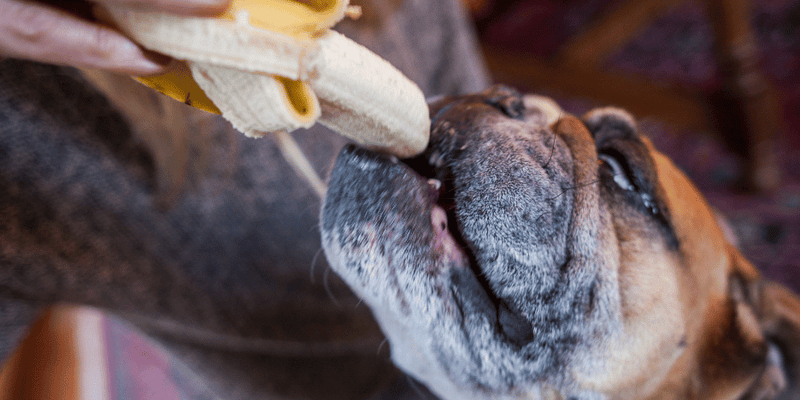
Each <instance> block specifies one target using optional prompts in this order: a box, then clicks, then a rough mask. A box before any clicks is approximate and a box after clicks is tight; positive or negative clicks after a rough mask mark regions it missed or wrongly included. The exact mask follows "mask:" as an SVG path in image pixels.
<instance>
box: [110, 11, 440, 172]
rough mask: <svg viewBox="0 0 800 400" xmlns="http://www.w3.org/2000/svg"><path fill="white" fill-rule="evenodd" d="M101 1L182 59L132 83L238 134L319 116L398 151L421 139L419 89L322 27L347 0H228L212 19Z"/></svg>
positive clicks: (139, 34)
mask: <svg viewBox="0 0 800 400" xmlns="http://www.w3.org/2000/svg"><path fill="white" fill-rule="evenodd" d="M106 7H107V11H108V14H109V15H110V16H111V18H112V20H113V22H114V24H115V25H116V26H117V27H118V28H119V29H120V30H122V31H123V32H125V33H126V34H127V35H128V36H130V37H131V38H133V39H134V40H135V41H137V42H138V43H140V44H141V45H142V46H143V47H145V48H148V49H150V50H153V51H157V52H160V53H164V54H167V55H169V56H172V57H174V58H176V59H178V60H182V61H183V62H185V65H179V68H178V69H176V70H172V71H170V72H169V73H168V74H164V75H158V76H153V77H140V78H137V79H138V80H139V81H140V82H142V83H144V84H146V85H148V86H150V87H151V88H153V89H156V90H158V91H160V92H162V93H164V94H166V95H168V96H170V97H172V98H175V99H177V100H179V101H182V102H186V103H187V104H190V105H192V106H194V107H197V108H200V109H202V110H205V111H209V112H216V113H221V114H222V116H223V117H225V118H226V119H228V120H229V121H230V122H231V123H232V125H233V126H234V127H235V128H236V129H238V130H240V131H242V132H243V133H245V134H246V135H248V136H253V137H259V136H263V135H264V134H266V133H269V132H275V131H282V130H286V131H292V130H295V129H298V128H307V127H310V126H311V125H313V124H314V123H315V122H321V123H322V124H323V125H326V126H328V127H330V128H331V129H333V130H335V131H337V132H339V133H340V134H342V135H344V136H346V137H348V138H350V139H352V140H354V141H356V142H357V143H360V144H361V145H363V146H366V147H370V148H373V149H377V150H381V151H386V152H389V153H393V154H395V155H397V156H399V157H408V156H412V155H415V154H417V153H419V152H421V151H422V150H423V149H424V148H425V146H426V145H427V142H428V130H429V124H430V121H429V117H428V109H427V104H426V102H425V98H424V95H423V94H422V92H421V91H420V89H419V88H418V87H417V86H416V85H415V84H414V83H413V82H411V81H410V80H409V79H408V78H406V77H405V76H404V75H403V74H402V73H401V72H400V71H398V70H397V69H396V68H394V67H393V66H392V65H391V64H389V63H388V62H386V61H385V60H383V59H381V58H380V57H378V56H377V55H375V54H374V53H372V52H370V51H369V50H367V49H366V48H364V47H362V46H360V45H358V44H357V43H355V42H353V41H351V40H350V39H348V38H346V37H344V36H342V35H341V34H339V33H337V32H334V31H332V30H330V29H329V28H330V27H331V26H333V25H334V24H335V23H337V22H338V21H340V20H341V19H342V18H343V17H344V16H345V14H346V12H347V10H348V0H233V2H232V4H231V6H230V8H229V9H228V10H226V11H225V12H224V13H222V14H220V15H218V16H217V17H215V18H196V17H183V16H174V15H169V14H165V13H157V12H146V11H140V10H136V9H135V8H132V7H126V6H124V5H107V6H106Z"/></svg>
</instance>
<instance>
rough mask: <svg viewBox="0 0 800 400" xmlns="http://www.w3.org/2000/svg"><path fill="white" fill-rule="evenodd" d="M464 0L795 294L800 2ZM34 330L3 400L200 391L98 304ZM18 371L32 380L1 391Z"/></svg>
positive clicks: (511, 66)
mask: <svg viewBox="0 0 800 400" xmlns="http://www.w3.org/2000/svg"><path fill="white" fill-rule="evenodd" d="M431 1H438V0H431ZM462 1H463V2H464V3H465V5H466V7H467V9H468V12H469V15H470V17H471V18H472V20H473V21H474V23H475V27H476V30H477V33H478V38H479V42H480V45H481V47H482V50H483V53H484V56H485V59H486V63H487V66H488V67H489V71H490V73H491V75H492V77H493V80H494V82H496V83H505V84H509V85H511V86H515V87H517V88H519V89H521V90H523V91H528V92H535V93H538V94H543V95H547V96H550V97H552V98H554V99H555V100H556V101H557V102H558V103H560V104H561V106H562V107H563V108H564V109H565V110H566V111H568V112H571V113H573V114H577V115H580V114H582V113H584V112H586V111H588V110H589V109H591V108H594V107H601V106H607V105H614V106H619V107H622V108H625V109H628V110H630V111H631V112H632V113H633V114H635V115H636V116H637V117H638V118H639V124H640V130H641V131H642V132H643V133H644V134H646V135H648V136H649V137H650V138H651V139H652V141H653V142H654V144H655V145H656V147H657V148H658V149H660V150H661V151H662V152H664V153H665V154H667V155H668V156H669V157H671V158H672V159H673V160H674V162H675V163H676V164H677V165H678V166H679V167H680V168H681V169H683V171H684V172H686V174H687V175H688V176H689V177H690V178H691V179H692V180H693V181H694V182H695V183H696V184H697V186H698V187H699V189H700V190H701V192H703V193H704V194H705V195H706V197H707V198H708V200H709V202H710V203H711V205H712V206H714V207H716V208H717V209H719V210H720V211H721V213H722V214H723V215H725V216H727V218H728V220H729V222H730V223H731V225H732V227H733V229H734V230H735V232H736V234H737V235H738V237H739V240H740V246H741V248H742V250H743V252H744V254H745V256H746V257H748V258H749V259H750V260H751V261H752V262H753V263H754V264H755V265H756V266H757V267H758V268H759V269H761V271H763V273H764V274H765V275H766V277H768V278H770V279H773V280H777V281H779V282H782V283H784V284H786V285H787V286H789V287H791V288H792V289H794V290H795V291H796V292H798V293H800V0H791V1H789V0H753V1H742V0H703V1H679V0H628V1H623V0H588V1H579V0H462ZM352 3H353V4H359V3H360V1H359V0H353V1H352ZM0 311H2V310H0ZM32 332H33V333H32V334H31V336H30V338H29V339H28V340H27V341H26V342H25V343H24V344H23V346H22V347H21V349H20V351H19V352H18V353H17V354H16V355H15V358H13V359H12V360H10V361H9V364H8V365H11V366H15V365H16V367H15V368H7V369H5V371H3V372H1V373H0V400H6V399H9V400H10V399H14V400H19V399H23V398H24V399H42V398H59V399H78V398H81V399H82V400H87V399H90V398H91V399H156V398H158V399H175V400H177V399H182V398H187V397H191V398H202V397H203V395H202V393H179V392H178V391H177V390H176V387H177V386H178V385H176V384H175V382H176V381H180V380H188V379H192V377H193V376H194V375H192V374H191V373H190V372H189V371H188V370H185V369H184V367H182V366H181V365H177V364H173V363H171V362H170V360H169V359H168V358H167V356H166V352H164V351H163V349H161V348H160V347H158V346H157V345H155V344H154V343H152V342H149V341H147V340H144V339H143V338H142V337H141V336H140V335H138V334H137V333H136V332H134V331H131V330H130V329H129V328H128V327H127V326H126V325H125V324H123V323H121V322H119V321H117V320H115V319H113V318H106V317H105V316H103V315H100V314H98V313H97V311H94V310H91V309H63V308H62V309H56V310H55V311H52V312H51V313H50V314H48V315H46V316H45V317H44V318H42V319H41V320H40V322H39V323H37V325H36V326H35V327H34V328H33V331H32ZM65 332H66V334H65ZM54 338H55V339H54ZM99 344H103V345H99ZM76 349H77V350H76ZM98 349H99V350H98ZM78 350H79V351H78ZM379 350H380V349H379ZM23 354H27V355H33V356H31V357H29V359H26V358H25V357H23ZM79 362H80V364H82V365H89V366H91V367H90V368H88V369H87V368H84V369H82V370H81V371H80V372H81V373H80V374H79V371H78V369H79V367H78V363H79ZM20 371H21V372H20ZM29 371H33V372H29ZM73 377H74V379H72V378H73ZM15 379H21V380H29V381H30V382H31V384H30V385H28V386H30V387H35V389H32V391H30V392H26V393H27V394H26V395H24V396H23V395H18V394H14V393H16V392H14V393H12V392H11V391H9V390H7V389H3V388H4V387H6V386H9V385H11V384H12V383H13V382H14V381H15ZM64 382H67V383H66V384H65V383H64ZM184 386H185V387H198V388H199V387H201V386H202V384H201V383H199V382H198V383H197V384H196V385H190V384H185V382H184ZM81 388H88V389H85V390H83V389H81ZM415 390H423V389H415ZM79 392H80V393H84V395H79ZM86 393H89V394H86ZM414 393H417V392H414ZM418 394H420V396H416V395H415V396H412V397H422V398H425V396H424V395H423V394H421V392H420V393H418Z"/></svg>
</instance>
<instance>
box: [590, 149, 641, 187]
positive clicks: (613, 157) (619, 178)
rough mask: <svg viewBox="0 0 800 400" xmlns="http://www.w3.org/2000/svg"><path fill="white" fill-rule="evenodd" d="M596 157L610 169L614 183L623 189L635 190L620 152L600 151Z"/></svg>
mask: <svg viewBox="0 0 800 400" xmlns="http://www.w3.org/2000/svg"><path fill="white" fill-rule="evenodd" d="M597 159H598V162H600V164H605V165H606V166H608V168H610V169H611V173H612V176H613V177H614V183H616V184H617V186H619V187H620V188H622V189H623V190H636V187H635V186H633V183H631V179H630V178H629V177H628V171H627V170H626V168H624V167H623V165H626V166H627V163H625V161H624V158H623V157H622V155H621V154H620V153H618V152H616V151H614V152H610V151H609V152H601V153H599V154H598V155H597Z"/></svg>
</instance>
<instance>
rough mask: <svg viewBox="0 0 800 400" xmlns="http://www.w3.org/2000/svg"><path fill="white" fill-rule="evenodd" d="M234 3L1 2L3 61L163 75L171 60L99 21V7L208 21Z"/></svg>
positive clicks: (161, 0) (183, 0)
mask: <svg viewBox="0 0 800 400" xmlns="http://www.w3.org/2000/svg"><path fill="white" fill-rule="evenodd" d="M229 2H230V0H92V1H91V2H87V1H70V2H65V1H51V2H44V1H28V0H0V10H3V12H2V13H0V58H1V57H13V58H24V59H28V60H35V61H40V62H45V63H51V64H59V65H69V66H73V67H85V68H97V69H104V70H110V71H115V72H121V73H126V74H131V75H152V74H157V73H160V72H163V71H164V70H165V67H166V65H167V64H168V63H169V61H170V59H169V57H167V56H164V55H161V54H158V53H154V52H151V51H147V50H145V49H142V48H141V47H139V46H138V45H137V44H136V43H134V42H132V41H131V40H130V39H128V38H126V37H125V36H124V35H123V34H121V33H120V32H118V31H116V30H114V29H113V28H110V27H109V26H107V25H104V24H102V23H101V22H99V21H98V20H97V19H96V18H95V17H94V13H93V9H94V8H95V7H96V6H97V5H102V4H104V3H125V4H129V5H131V6H133V7H136V8H139V9H142V10H153V11H165V12H171V13H175V14H179V15H194V16H207V15H213V14H215V13H218V12H221V11H223V10H224V9H225V8H226V7H227V5H228V3H229Z"/></svg>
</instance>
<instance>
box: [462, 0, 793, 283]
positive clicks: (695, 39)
mask: <svg viewBox="0 0 800 400" xmlns="http://www.w3.org/2000/svg"><path fill="white" fill-rule="evenodd" d="M464 1H465V3H466V4H467V5H468V7H469V8H470V12H471V15H472V18H473V20H474V21H475V24H476V27H477V30H478V35H479V38H480V42H481V45H482V47H483V51H484V55H485V57H486V59H487V64H488V66H489V69H490V72H491V74H492V76H493V78H494V81H495V82H499V83H507V84H511V85H514V86H516V87H518V88H520V89H522V90H525V91H531V92H537V93H541V94H545V95H549V96H551V97H553V98H554V99H556V101H558V102H559V103H560V104H561V105H562V107H564V108H565V109H566V110H567V111H569V112H572V113H575V114H581V113H583V112H585V111H587V110H588V109H590V108H592V107H597V106H606V105H616V106H620V107H623V108H626V109H628V110H630V111H632V112H633V113H634V114H635V115H636V116H637V117H638V118H640V128H641V130H642V131H643V132H644V133H645V134H647V135H648V136H650V137H651V139H652V140H653V142H654V143H655V145H656V147H657V148H658V149H660V150H661V151H662V152H664V153H666V154H667V155H668V156H670V157H671V158H672V159H673V160H674V161H675V163H676V164H677V165H678V166H679V167H681V168H682V169H683V170H684V171H685V172H686V173H687V174H688V175H689V177H690V178H691V179H692V180H694V182H695V183H696V184H697V186H698V187H699V188H700V190H701V191H702V192H703V193H704V194H705V195H706V196H707V197H708V200H709V202H710V203H711V204H712V205H713V206H714V207H716V208H718V209H719V210H720V211H722V213H723V214H724V215H725V216H727V217H728V219H729V221H730V222H731V224H732V226H733V228H734V229H735V231H736V233H737V234H738V236H739V239H740V244H741V247H742V249H743V250H744V253H745V255H746V256H747V257H748V258H749V259H750V260H751V261H753V262H754V263H755V264H756V266H757V267H759V268H760V269H761V270H762V271H763V272H764V274H765V275H766V276H767V277H769V278H771V279H775V280H778V281H781V282H783V283H785V284H787V285H788V286H790V287H792V288H793V289H794V290H795V291H798V292H800V1H797V0H755V1H738V0H730V1H729V0H725V1H722V0H719V1H713V0H705V1H676V0H635V1H620V0H589V1H577V0H464Z"/></svg>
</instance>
